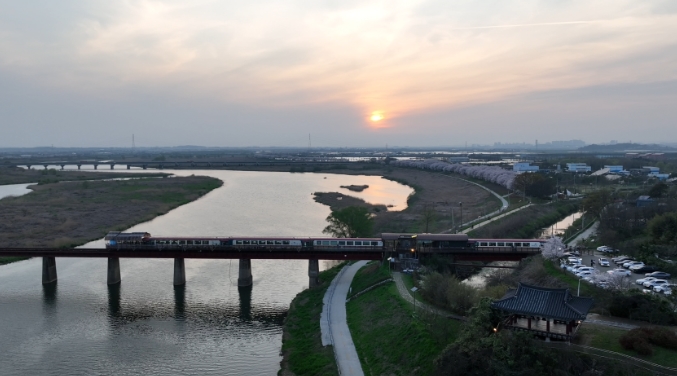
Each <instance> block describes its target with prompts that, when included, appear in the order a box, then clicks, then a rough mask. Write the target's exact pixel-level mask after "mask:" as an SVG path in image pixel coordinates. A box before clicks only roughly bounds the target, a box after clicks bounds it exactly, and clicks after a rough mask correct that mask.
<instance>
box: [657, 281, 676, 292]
mask: <svg viewBox="0 0 677 376" xmlns="http://www.w3.org/2000/svg"><path fill="white" fill-rule="evenodd" d="M674 287H675V284H674V283H667V284H664V285H658V286H654V287H653V291H654V292H661V293H662V292H664V291H665V290H672V289H673V288H674Z"/></svg>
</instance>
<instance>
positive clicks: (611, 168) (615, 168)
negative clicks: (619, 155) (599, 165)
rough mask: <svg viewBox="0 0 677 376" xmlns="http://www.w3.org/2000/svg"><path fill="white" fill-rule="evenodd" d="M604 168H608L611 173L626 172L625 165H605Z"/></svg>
mask: <svg viewBox="0 0 677 376" xmlns="http://www.w3.org/2000/svg"><path fill="white" fill-rule="evenodd" d="M604 168H608V169H609V173H610V174H622V173H624V172H626V171H625V170H623V166H609V165H605V166H604Z"/></svg>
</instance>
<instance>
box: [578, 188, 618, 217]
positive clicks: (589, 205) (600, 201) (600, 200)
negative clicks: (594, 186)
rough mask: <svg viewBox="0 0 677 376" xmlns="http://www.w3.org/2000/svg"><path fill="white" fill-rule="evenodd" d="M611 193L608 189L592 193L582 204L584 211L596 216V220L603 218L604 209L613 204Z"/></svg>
mask: <svg viewBox="0 0 677 376" xmlns="http://www.w3.org/2000/svg"><path fill="white" fill-rule="evenodd" d="M611 200H612V197H611V192H610V191H609V190H607V189H602V190H599V191H595V192H592V193H590V194H588V195H587V196H585V198H584V199H583V201H582V202H581V206H582V207H583V211H585V212H588V213H590V214H592V215H594V216H595V217H596V218H600V217H601V216H602V211H603V210H604V208H605V207H606V206H607V205H609V204H610V203H611Z"/></svg>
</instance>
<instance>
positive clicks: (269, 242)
mask: <svg viewBox="0 0 677 376" xmlns="http://www.w3.org/2000/svg"><path fill="white" fill-rule="evenodd" d="M266 243H268V244H275V241H274V240H268V241H266Z"/></svg>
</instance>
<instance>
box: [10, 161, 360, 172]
mask: <svg viewBox="0 0 677 376" xmlns="http://www.w3.org/2000/svg"><path fill="white" fill-rule="evenodd" d="M345 162H348V160H341V159H328V158H327V159H321V158H317V159H307V160H294V159H287V160H276V159H260V160H252V159H247V160H240V161H237V160H235V161H232V160H182V161H181V160H177V161H144V160H136V161H134V160H130V161H126V160H122V161H104V160H61V161H58V160H53V161H35V160H33V161H30V160H27V161H16V162H12V163H5V165H9V166H16V167H26V168H28V169H30V168H31V167H34V166H42V167H44V169H45V170H46V169H47V168H48V167H49V166H60V167H61V169H62V170H63V169H64V168H65V167H66V166H77V167H78V170H80V168H81V167H82V166H93V167H94V169H95V170H98V169H99V166H108V167H109V168H110V169H111V170H114V169H115V166H123V167H126V168H127V170H130V169H131V168H132V167H140V168H143V169H144V170H145V169H148V168H156V169H164V168H170V169H171V168H174V169H181V168H216V167H247V166H249V167H252V166H303V165H307V164H336V163H345Z"/></svg>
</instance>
